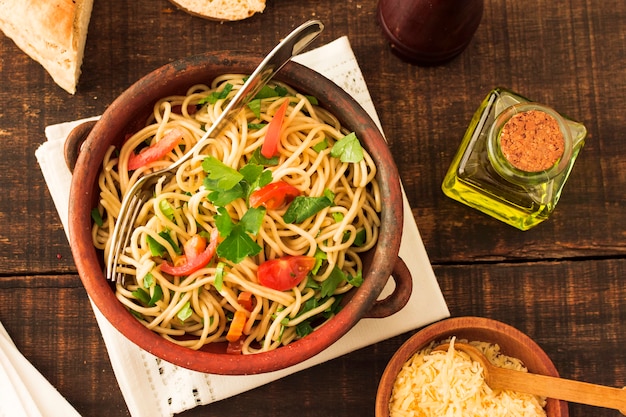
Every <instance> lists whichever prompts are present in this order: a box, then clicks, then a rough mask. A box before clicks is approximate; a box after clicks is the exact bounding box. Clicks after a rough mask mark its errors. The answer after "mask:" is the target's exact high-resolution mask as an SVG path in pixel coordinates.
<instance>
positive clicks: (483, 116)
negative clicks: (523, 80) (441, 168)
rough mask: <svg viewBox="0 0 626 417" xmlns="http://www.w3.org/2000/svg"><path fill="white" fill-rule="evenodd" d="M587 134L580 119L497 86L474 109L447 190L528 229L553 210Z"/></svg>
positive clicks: (454, 197)
mask: <svg viewBox="0 0 626 417" xmlns="http://www.w3.org/2000/svg"><path fill="white" fill-rule="evenodd" d="M586 135H587V130H586V128H585V126H583V125H582V124H581V123H578V122H575V121H573V120H570V119H567V118H565V117H563V116H561V115H560V114H558V113H557V112H556V111H554V110H553V109H551V108H550V107H548V106H544V105H541V104H538V103H534V102H531V101H529V100H528V99H526V98H524V97H522V96H520V95H518V94H516V93H514V92H512V91H508V90H506V89H503V88H496V89H494V90H492V91H491V92H490V93H489V94H488V95H487V97H486V98H485V99H484V100H483V102H482V103H481V105H480V107H479V108H478V110H477V111H476V113H475V114H474V117H473V118H472V120H471V122H470V125H469V127H468V129H467V132H466V133H465V136H464V138H463V141H462V142H461V146H460V148H459V150H458V152H457V154H456V156H455V157H454V159H453V161H452V164H451V165H450V168H449V170H448V173H447V174H446V176H445V178H444V181H443V184H442V189H443V192H444V193H445V194H446V195H447V196H448V197H450V198H452V199H455V200H457V201H460V202H461V203H464V204H466V205H468V206H470V207H473V208H475V209H478V210H480V211H482V212H483V213H486V214H488V215H490V216H492V217H494V218H496V219H498V220H501V221H503V222H505V223H508V224H510V225H512V226H515V227H517V228H518V229H521V230H528V229H530V228H531V227H533V226H536V225H537V224H539V223H540V222H542V221H544V220H546V219H547V218H548V216H549V215H550V213H552V211H553V210H554V208H555V206H556V204H557V202H558V200H559V197H560V195H561V191H562V190H563V186H564V185H565V182H566V180H567V178H568V176H569V174H570V172H571V170H572V167H573V165H574V162H575V160H576V157H577V156H578V153H579V151H580V150H581V148H582V147H583V145H584V140H585V137H586Z"/></svg>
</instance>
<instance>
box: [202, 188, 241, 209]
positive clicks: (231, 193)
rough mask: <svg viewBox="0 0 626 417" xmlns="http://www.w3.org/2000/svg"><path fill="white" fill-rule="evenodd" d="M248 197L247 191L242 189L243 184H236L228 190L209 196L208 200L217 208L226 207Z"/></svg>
mask: <svg viewBox="0 0 626 417" xmlns="http://www.w3.org/2000/svg"><path fill="white" fill-rule="evenodd" d="M245 196H246V191H245V190H244V188H243V187H242V185H241V183H237V184H235V186H233V187H232V188H230V189H228V190H219V191H213V192H211V193H209V194H208V195H207V198H208V199H209V201H210V202H211V203H213V205H215V206H217V207H224V206H226V204H228V203H232V202H233V201H234V200H236V199H238V198H243V197H245Z"/></svg>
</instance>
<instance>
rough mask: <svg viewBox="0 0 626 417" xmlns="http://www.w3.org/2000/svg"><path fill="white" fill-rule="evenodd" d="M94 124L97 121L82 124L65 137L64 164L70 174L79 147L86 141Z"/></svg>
mask: <svg viewBox="0 0 626 417" xmlns="http://www.w3.org/2000/svg"><path fill="white" fill-rule="evenodd" d="M96 122H97V120H90V121H88V122H83V123H81V124H79V125H78V126H76V127H75V128H74V129H72V131H71V132H70V133H69V135H68V136H67V139H66V140H65V146H64V148H63V153H64V154H65V164H66V165H67V167H68V168H69V170H70V172H73V171H74V167H75V166H76V161H77V160H78V154H79V153H80V147H81V146H82V144H83V142H84V141H85V139H87V136H88V135H89V132H91V129H93V127H94V126H95V124H96Z"/></svg>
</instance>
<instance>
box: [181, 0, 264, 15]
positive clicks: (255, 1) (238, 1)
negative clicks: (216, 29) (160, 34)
mask: <svg viewBox="0 0 626 417" xmlns="http://www.w3.org/2000/svg"><path fill="white" fill-rule="evenodd" d="M170 1H171V2H172V3H174V4H175V5H176V6H177V7H178V8H180V9H182V10H184V11H185V12H187V13H190V14H192V15H196V16H200V17H204V18H206V19H211V20H243V19H247V18H248V17H250V16H252V15H253V14H255V13H257V12H258V13H260V12H263V10H265V0H170Z"/></svg>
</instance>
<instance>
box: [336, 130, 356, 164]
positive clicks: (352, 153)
mask: <svg viewBox="0 0 626 417" xmlns="http://www.w3.org/2000/svg"><path fill="white" fill-rule="evenodd" d="M330 155H331V156H333V157H335V158H339V160H340V161H341V162H354V163H356V162H361V161H362V160H363V148H362V147H361V142H359V139H358V138H357V137H356V133H354V132H352V133H350V134H348V135H346V136H344V137H343V138H341V139H339V140H338V141H337V142H335V144H334V145H333V147H332V149H331V150H330Z"/></svg>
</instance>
